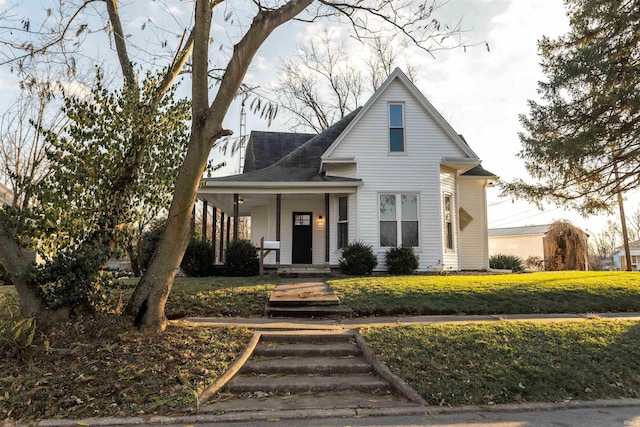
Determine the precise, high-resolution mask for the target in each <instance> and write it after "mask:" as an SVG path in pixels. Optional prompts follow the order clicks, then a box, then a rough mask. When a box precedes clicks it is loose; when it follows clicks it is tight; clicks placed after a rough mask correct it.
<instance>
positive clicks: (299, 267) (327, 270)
mask: <svg viewBox="0 0 640 427" xmlns="http://www.w3.org/2000/svg"><path fill="white" fill-rule="evenodd" d="M329 275H331V267H330V266H328V265H327V266H318V265H304V264H296V265H280V266H279V267H278V276H280V277H283V278H304V277H325V276H329Z"/></svg>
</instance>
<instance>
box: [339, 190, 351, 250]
mask: <svg viewBox="0 0 640 427" xmlns="http://www.w3.org/2000/svg"><path fill="white" fill-rule="evenodd" d="M348 201H349V199H348V197H347V196H343V197H338V249H342V248H344V247H345V246H347V245H348V244H349V215H348V213H349V210H348V209H349V207H348Z"/></svg>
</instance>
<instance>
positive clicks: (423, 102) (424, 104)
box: [321, 68, 478, 167]
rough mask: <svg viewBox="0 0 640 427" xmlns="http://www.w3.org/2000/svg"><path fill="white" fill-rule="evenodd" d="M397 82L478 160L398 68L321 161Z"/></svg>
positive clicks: (455, 140) (465, 142)
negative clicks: (394, 82) (392, 84)
mask: <svg viewBox="0 0 640 427" xmlns="http://www.w3.org/2000/svg"><path fill="white" fill-rule="evenodd" d="M395 80H397V81H399V82H400V83H402V84H403V85H404V86H405V87H406V88H407V90H408V91H409V92H410V93H411V94H412V95H413V96H414V97H415V99H416V100H417V101H418V103H420V104H421V105H422V107H424V109H425V110H426V111H427V113H428V114H429V115H430V116H431V117H432V118H433V120H434V121H435V122H436V123H437V124H438V125H439V126H440V127H441V128H442V130H443V131H444V133H445V134H447V136H448V137H449V138H450V139H451V141H453V143H454V144H455V145H456V146H457V147H458V148H460V150H461V151H462V152H463V153H465V154H466V155H467V156H468V157H469V158H473V159H478V155H477V154H476V153H475V152H474V151H473V150H472V149H471V147H469V145H468V144H467V141H466V140H465V139H464V138H462V137H461V135H459V134H458V133H457V132H456V131H455V130H454V129H453V128H452V127H451V125H450V124H449V123H448V122H447V121H446V120H445V118H444V117H442V115H441V114H440V113H439V112H438V110H436V108H435V107H434V106H433V105H432V104H431V103H430V102H429V101H428V100H427V98H425V96H424V95H423V94H422V92H420V90H419V89H418V88H417V87H416V86H415V85H414V84H413V82H412V81H411V80H410V79H409V77H407V75H406V74H405V73H403V72H402V70H401V69H400V68H396V69H395V70H393V72H392V73H391V75H389V77H388V78H387V80H385V81H384V83H382V85H381V86H380V87H379V88H378V90H376V91H375V93H374V94H373V96H372V97H371V98H369V100H368V101H367V103H366V104H364V106H363V107H362V109H361V110H360V113H359V114H358V115H357V116H356V117H355V118H354V119H353V121H351V123H350V124H349V126H347V128H346V129H345V131H344V132H343V133H342V135H340V136H339V137H338V138H337V139H336V140H335V141H334V142H333V144H331V146H330V147H329V148H328V149H327V151H326V153H324V155H323V156H322V160H324V159H326V158H328V157H329V156H331V153H333V151H334V150H335V149H336V147H337V146H338V145H340V143H341V142H342V141H343V140H344V138H345V135H346V134H348V133H349V131H350V130H351V129H353V127H355V126H356V125H357V123H358V121H360V119H361V118H362V116H364V115H365V114H366V112H367V111H368V110H369V109H370V108H371V106H372V105H373V104H374V103H375V102H376V101H377V100H378V98H380V96H381V95H382V94H383V93H384V91H385V90H387V88H388V87H389V86H390V85H391V83H392V82H393V81H395ZM321 167H322V166H321Z"/></svg>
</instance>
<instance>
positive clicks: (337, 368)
mask: <svg viewBox="0 0 640 427" xmlns="http://www.w3.org/2000/svg"><path fill="white" fill-rule="evenodd" d="M371 371H372V367H371V364H369V363H368V362H367V361H366V360H364V359H362V358H359V357H355V358H354V357H348V358H338V357H301V358H285V359H263V360H249V361H248V362H247V363H245V364H244V366H243V367H242V369H241V370H240V372H241V373H242V374H247V375H249V374H267V375H269V374H286V375H291V374H297V375H307V374H317V375H333V374H366V373H370V372H371Z"/></svg>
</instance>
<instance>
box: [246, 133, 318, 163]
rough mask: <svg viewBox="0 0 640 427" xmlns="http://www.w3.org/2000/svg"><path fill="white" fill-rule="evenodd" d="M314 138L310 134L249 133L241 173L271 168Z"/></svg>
mask: <svg viewBox="0 0 640 427" xmlns="http://www.w3.org/2000/svg"><path fill="white" fill-rule="evenodd" d="M314 136H315V134H312V133H289V132H261V131H251V135H250V136H249V142H248V143H247V150H246V152H245V156H244V168H243V169H242V171H243V173H248V172H253V171H257V170H260V169H264V168H266V167H267V166H271V165H272V164H274V163H275V162H277V161H278V160H280V159H281V158H283V157H284V156H286V155H287V154H289V153H290V152H292V151H293V150H295V149H296V148H298V147H300V146H301V145H302V144H304V143H305V142H307V141H308V140H310V139H311V138H313V137H314Z"/></svg>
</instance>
